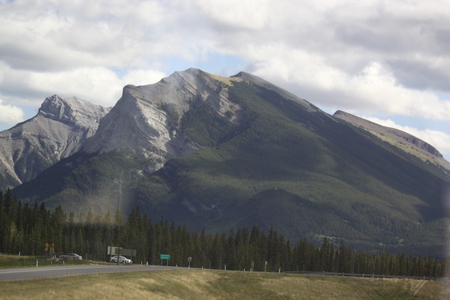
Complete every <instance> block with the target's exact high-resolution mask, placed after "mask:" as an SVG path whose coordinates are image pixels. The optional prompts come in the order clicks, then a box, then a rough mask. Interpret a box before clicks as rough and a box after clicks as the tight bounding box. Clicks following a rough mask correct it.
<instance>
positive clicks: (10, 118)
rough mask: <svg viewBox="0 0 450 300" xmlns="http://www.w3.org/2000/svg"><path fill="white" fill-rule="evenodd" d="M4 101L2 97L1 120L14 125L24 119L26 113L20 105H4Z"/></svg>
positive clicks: (0, 102) (0, 105) (0, 104)
mask: <svg viewBox="0 0 450 300" xmlns="http://www.w3.org/2000/svg"><path fill="white" fill-rule="evenodd" d="M2 102H3V101H2V100H1V99H0V120H1V121H2V123H6V124H9V125H14V124H17V123H19V122H22V121H23V120H24V118H25V114H24V113H23V111H22V109H21V108H20V107H17V106H13V105H4V104H3V103H2Z"/></svg>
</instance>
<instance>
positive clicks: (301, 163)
mask: <svg viewBox="0 0 450 300" xmlns="http://www.w3.org/2000/svg"><path fill="white" fill-rule="evenodd" d="M373 132H375V131H373ZM414 147H417V146H414ZM414 153H415V152H414ZM414 153H411V152H406V151H405V150H404V149H403V148H399V147H396V146H395V145H392V144H389V143H386V142H385V141H384V140H382V139H380V138H379V137H378V136H377V135H376V134H374V133H370V132H368V131H367V130H364V129H361V128H360V127H358V126H355V125H353V124H351V123H349V122H347V121H345V120H343V119H342V118H338V117H335V116H331V115H329V114H327V113H325V112H323V111H321V110H320V109H318V108H317V107H315V106H314V105H313V104H311V103H310V102H307V101H305V100H303V99H300V98H299V97H297V96H295V95H293V94H291V93H289V92H287V91H285V90H283V89H281V88H279V87H277V86H275V85H273V84H271V83H269V82H267V81H265V80H263V79H261V78H258V77H256V76H253V75H251V74H248V73H244V72H241V73H239V74H237V75H235V76H232V77H229V78H224V77H219V76H215V75H211V74H208V73H205V72H203V71H201V70H197V69H188V70H186V71H183V72H175V73H174V74H172V75H171V76H169V77H167V78H164V79H162V80H161V81H160V82H158V83H156V84H152V85H146V86H126V87H125V88H124V90H123V95H122V97H121V99H120V100H119V101H118V102H117V104H116V106H115V107H114V108H113V109H112V110H111V111H110V112H109V114H108V115H107V116H105V117H104V118H103V119H101V121H100V125H99V127H98V130H97V132H96V133H95V135H93V136H92V137H91V138H89V139H87V140H86V141H85V142H84V143H83V145H82V146H81V148H80V151H78V152H76V153H74V154H73V155H71V156H69V157H67V158H64V159H62V160H61V161H60V162H58V163H56V164H55V165H53V166H52V167H50V168H48V169H47V170H45V171H44V172H42V173H41V174H39V175H38V176H37V177H36V178H35V179H34V180H32V181H30V182H27V183H24V184H22V185H20V186H19V187H17V188H16V189H14V191H13V192H14V193H15V194H16V195H18V197H19V198H20V199H21V200H22V201H23V203H30V204H33V203H35V202H38V203H41V202H44V203H45V205H46V206H47V207H49V208H52V207H56V206H58V205H62V207H63V209H64V210H65V211H68V212H74V213H75V214H76V216H77V217H78V216H86V215H87V214H88V213H89V212H91V213H93V214H94V215H95V214H100V215H103V214H105V213H106V212H108V211H109V212H114V211H115V210H116V209H117V208H120V209H121V210H122V212H124V213H128V212H129V211H130V210H131V209H133V208H134V207H136V205H139V207H140V210H141V212H143V213H145V214H147V215H148V216H149V217H151V218H152V219H160V218H161V217H163V218H166V219H168V220H171V221H175V222H176V223H178V224H186V225H187V226H188V227H189V228H191V229H199V230H200V229H201V228H202V227H205V228H206V230H207V231H210V232H214V231H219V232H228V231H229V230H230V228H238V227H243V226H245V227H251V226H254V225H255V226H259V227H260V229H262V230H268V229H269V228H270V226H271V225H273V226H274V229H275V230H277V231H278V232H280V233H282V234H283V235H285V236H286V237H287V238H289V239H292V241H296V240H298V239H299V238H301V237H306V238H308V239H310V240H313V241H317V242H318V243H320V241H321V240H322V239H323V237H325V236H326V237H328V238H329V240H330V241H332V242H335V243H338V242H339V241H340V240H344V241H346V243H347V244H351V245H352V246H353V247H354V248H355V249H358V250H370V251H372V250H381V247H384V248H385V249H386V250H389V251H404V252H407V253H410V254H423V255H425V254H427V255H433V256H443V255H444V249H445V240H446V230H447V225H446V224H447V221H448V215H447V213H446V210H445V205H444V200H445V197H446V195H447V194H446V193H448V191H450V179H449V177H448V173H446V170H445V169H443V168H442V167H440V166H437V165H435V164H430V163H427V162H426V161H424V160H422V159H421V158H420V157H418V156H415V154H414ZM447 171H448V170H447Z"/></svg>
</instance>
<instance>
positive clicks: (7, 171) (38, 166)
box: [0, 95, 109, 190]
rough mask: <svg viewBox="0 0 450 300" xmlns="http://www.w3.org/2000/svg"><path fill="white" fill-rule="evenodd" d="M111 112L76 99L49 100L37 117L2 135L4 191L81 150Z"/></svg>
mask: <svg viewBox="0 0 450 300" xmlns="http://www.w3.org/2000/svg"><path fill="white" fill-rule="evenodd" d="M108 111H109V108H105V107H102V106H99V105H94V104H91V103H89V102H87V101H84V100H81V99H78V98H76V97H72V98H62V97H59V96H57V95H54V96H51V97H48V98H46V99H45V100H44V102H43V104H42V106H41V108H40V109H39V112H38V114H37V115H36V116H35V117H33V118H31V119H29V120H27V121H25V122H23V123H20V124H17V125H16V126H14V127H13V128H11V129H9V130H5V131H2V132H0V174H2V175H0V189H2V190H3V189H6V188H8V187H10V188H12V187H15V186H17V185H19V184H21V183H23V182H26V181H29V180H31V179H33V178H34V177H36V175H37V174H39V173H40V172H42V171H43V170H45V169H46V168H48V167H49V166H51V165H53V164H54V163H56V162H58V161H59V160H61V159H63V158H65V157H68V156H69V155H71V154H73V153H75V152H76V151H78V150H79V148H80V146H81V144H82V143H83V142H84V141H85V140H86V139H87V138H89V137H90V136H92V135H93V134H94V133H95V132H96V130H97V127H98V124H99V121H100V119H101V118H103V117H104V116H105V115H106V114H107V113H108Z"/></svg>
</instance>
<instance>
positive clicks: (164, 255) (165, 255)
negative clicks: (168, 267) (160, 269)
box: [159, 254, 170, 260]
mask: <svg viewBox="0 0 450 300" xmlns="http://www.w3.org/2000/svg"><path fill="white" fill-rule="evenodd" d="M159 259H167V260H170V254H160V255H159Z"/></svg>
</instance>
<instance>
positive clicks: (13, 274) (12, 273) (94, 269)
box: [0, 264, 181, 281]
mask: <svg viewBox="0 0 450 300" xmlns="http://www.w3.org/2000/svg"><path fill="white" fill-rule="evenodd" d="M173 269H177V267H168V266H146V265H144V266H141V265H116V264H111V265H82V266H58V267H32V268H15V269H0V281H21V280H37V279H44V278H57V277H70V276H79V275H88V274H103V273H114V272H143V271H158V270H173ZM178 269H181V268H180V267H178Z"/></svg>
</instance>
